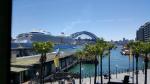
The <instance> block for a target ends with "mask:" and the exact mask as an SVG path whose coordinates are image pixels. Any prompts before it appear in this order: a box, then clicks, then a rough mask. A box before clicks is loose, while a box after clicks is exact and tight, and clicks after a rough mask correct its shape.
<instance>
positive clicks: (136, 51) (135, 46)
mask: <svg viewBox="0 0 150 84" xmlns="http://www.w3.org/2000/svg"><path fill="white" fill-rule="evenodd" d="M141 47H142V45H141V42H140V41H136V42H133V49H132V50H133V53H134V55H135V59H136V84H138V58H139V55H140V54H141Z"/></svg>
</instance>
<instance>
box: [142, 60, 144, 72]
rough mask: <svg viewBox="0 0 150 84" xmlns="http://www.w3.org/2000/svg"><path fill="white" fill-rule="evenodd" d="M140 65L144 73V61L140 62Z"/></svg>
mask: <svg viewBox="0 0 150 84" xmlns="http://www.w3.org/2000/svg"><path fill="white" fill-rule="evenodd" d="M142 66H143V67H142V72H143V74H144V67H145V66H144V61H143V62H142Z"/></svg>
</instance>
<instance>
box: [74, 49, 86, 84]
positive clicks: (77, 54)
mask: <svg viewBox="0 0 150 84" xmlns="http://www.w3.org/2000/svg"><path fill="white" fill-rule="evenodd" d="M76 56H77V58H78V60H79V63H80V80H79V84H81V61H82V58H83V57H84V56H85V53H84V51H81V50H80V51H77V52H76Z"/></svg>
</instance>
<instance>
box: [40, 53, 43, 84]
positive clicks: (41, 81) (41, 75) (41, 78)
mask: <svg viewBox="0 0 150 84" xmlns="http://www.w3.org/2000/svg"><path fill="white" fill-rule="evenodd" d="M42 57H43V53H42V54H41V58H42ZM41 58H40V59H41ZM40 63H41V74H40V84H42V83H43V62H42V61H40Z"/></svg>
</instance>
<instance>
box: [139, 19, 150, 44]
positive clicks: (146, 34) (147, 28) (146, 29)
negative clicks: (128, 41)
mask: <svg viewBox="0 0 150 84" xmlns="http://www.w3.org/2000/svg"><path fill="white" fill-rule="evenodd" d="M136 40H139V41H148V40H150V22H147V23H145V24H144V25H142V26H141V27H140V28H139V30H137V31H136Z"/></svg>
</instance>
